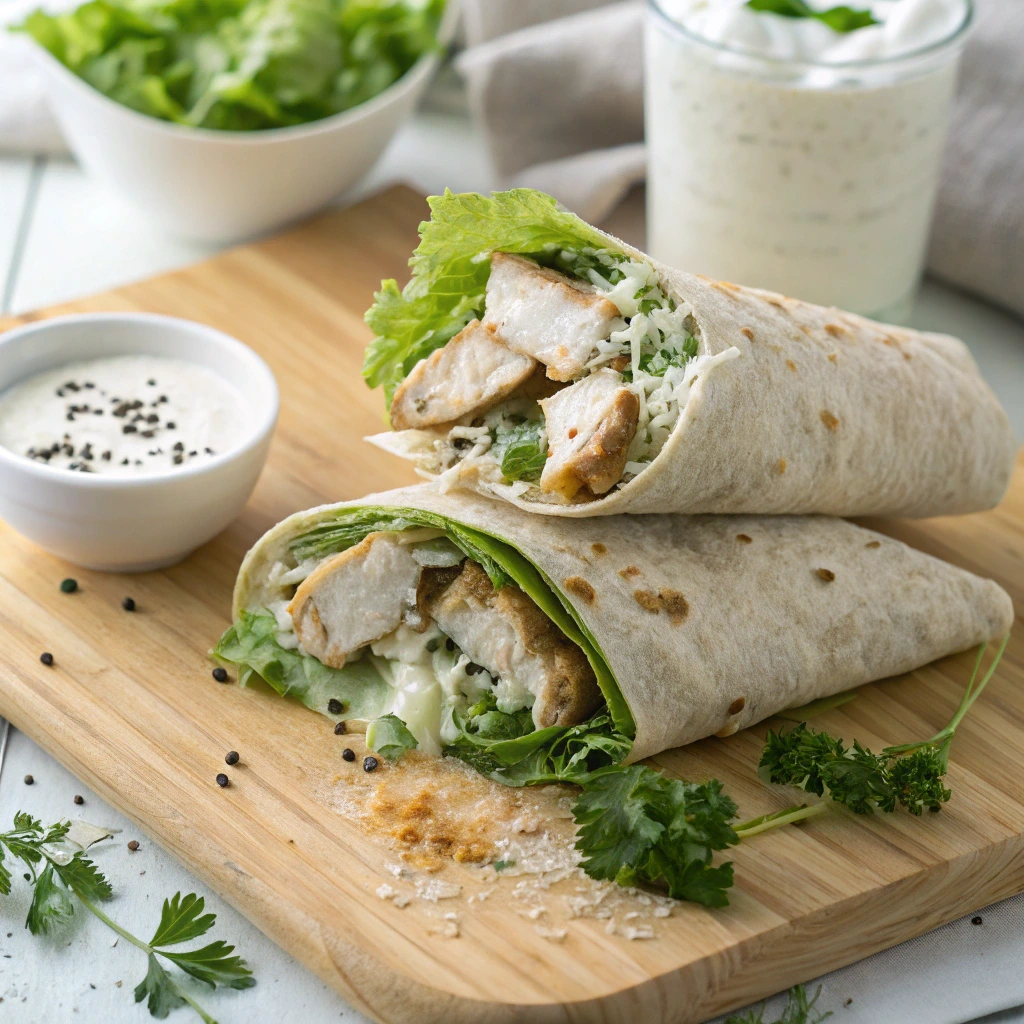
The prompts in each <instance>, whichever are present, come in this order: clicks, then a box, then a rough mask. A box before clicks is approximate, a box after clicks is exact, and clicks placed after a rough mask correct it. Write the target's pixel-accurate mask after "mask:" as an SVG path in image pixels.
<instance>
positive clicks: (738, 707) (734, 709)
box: [729, 697, 747, 715]
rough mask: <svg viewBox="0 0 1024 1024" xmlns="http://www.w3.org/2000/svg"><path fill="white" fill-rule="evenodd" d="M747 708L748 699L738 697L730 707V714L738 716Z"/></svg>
mask: <svg viewBox="0 0 1024 1024" xmlns="http://www.w3.org/2000/svg"><path fill="white" fill-rule="evenodd" d="M746 706H747V698H746V697H737V698H736V699H735V700H734V701H733V702H732V703H731V704H730V705H729V714H730V715H738V714H739V713H740V712H741V711H742V710H743V709H744V708H745V707H746Z"/></svg>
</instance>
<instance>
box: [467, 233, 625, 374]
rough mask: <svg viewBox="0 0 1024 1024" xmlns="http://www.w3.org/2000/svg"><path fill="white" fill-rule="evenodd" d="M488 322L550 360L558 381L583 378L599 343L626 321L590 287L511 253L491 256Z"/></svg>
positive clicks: (517, 345) (513, 345) (515, 344)
mask: <svg viewBox="0 0 1024 1024" xmlns="http://www.w3.org/2000/svg"><path fill="white" fill-rule="evenodd" d="M484 326H486V327H490V328H491V329H492V330H494V331H495V332H496V333H497V335H498V337H499V338H500V339H501V340H502V341H503V342H504V343H505V344H506V345H507V346H508V347H509V348H510V349H513V350H515V351H516V352H521V353H523V354H524V355H528V356H532V357H533V358H534V359H537V360H539V361H540V362H542V363H544V364H545V366H547V368H548V376H549V377H550V378H551V379H552V380H563V381H567V380H573V379H575V378H576V377H578V376H579V375H580V374H581V373H582V372H583V369H584V367H585V366H586V363H587V361H588V360H589V359H590V358H591V356H592V355H593V354H594V349H595V348H596V347H597V343H598V342H599V341H602V340H604V339H605V338H607V337H608V336H609V335H610V334H611V333H612V331H615V330H619V329H620V328H621V327H622V326H624V322H623V321H622V319H621V318H620V316H619V310H618V307H617V306H616V305H615V304H614V303H613V302H611V301H610V300H609V299H606V298H605V297H604V296H603V295H600V294H598V293H597V291H595V290H594V289H593V288H592V287H591V286H590V285H588V284H584V283H583V282H582V281H577V280H575V279H574V278H571V277H567V276H566V275H565V274H560V273H558V271H557V270H548V269H547V268H546V267H539V266H537V264H536V263H534V262H533V261H532V260H527V259H523V257H521V256H510V255H509V254H508V253H504V252H496V253H492V255H491V276H490V278H488V281H487V298H486V312H485V313H484Z"/></svg>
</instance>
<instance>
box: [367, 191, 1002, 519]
mask: <svg viewBox="0 0 1024 1024" xmlns="http://www.w3.org/2000/svg"><path fill="white" fill-rule="evenodd" d="M429 203H430V209H431V219H430V220H429V221H427V222H425V223H424V224H422V225H421V226H420V231H421V242H420V245H419V247H418V248H417V250H416V252H415V254H414V255H413V257H412V260H411V261H410V265H411V266H412V279H411V280H410V282H409V283H408V284H407V285H406V287H405V288H404V289H403V290H401V291H399V289H398V286H397V284H396V282H395V281H385V282H383V286H382V289H381V291H380V292H379V293H378V294H377V296H376V302H375V304H374V305H373V306H372V308H371V309H370V310H369V311H368V313H367V315H366V320H367V323H368V324H369V325H370V327H371V328H372V329H373V331H374V333H375V334H376V337H375V338H374V340H373V342H372V343H371V344H370V346H369V348H368V349H367V352H366V357H365V361H364V368H363V373H364V377H365V379H366V381H367V383H368V384H369V385H370V386H371V387H378V386H382V387H383V388H384V391H385V395H386V398H387V402H388V406H389V410H390V425H391V430H390V431H389V432H387V433H383V434H379V435H377V436H375V437H372V438H370V440H371V441H372V442H374V443H375V444H377V445H379V446H380V447H382V448H384V449H386V450H388V451H391V452H393V453H395V454H397V455H400V456H402V457H404V458H406V459H410V460H412V461H413V462H414V463H415V464H416V467H417V469H418V470H419V472H420V473H421V474H422V475H424V476H426V477H428V478H435V479H437V480H439V481H440V485H441V487H442V489H444V490H449V489H452V488H456V487H457V488H465V489H471V490H476V491H478V492H481V493H486V494H490V495H493V496H497V497H500V498H503V499H505V500H507V501H510V502H513V503H514V504H516V505H518V506H519V507H520V508H523V509H528V510H530V511H533V512H543V513H548V514H552V515H562V516H594V515H610V514H613V513H619V512H632V513H637V512H647V513H650V512H683V513H696V512H716V513H722V512H729V513H753V512H761V513H812V512H820V513H828V514H833V515H866V514H887V515H903V516H930V515H940V514H953V513H961V512H971V511H976V510H979V509H983V508H989V507H991V506H993V505H995V504H996V503H997V502H998V501H999V499H1000V498H1001V497H1002V495H1003V493H1004V491H1005V490H1006V487H1007V484H1008V482H1009V477H1010V471H1011V468H1012V462H1013V458H1014V452H1015V447H1016V446H1015V442H1014V439H1013V435H1012V432H1011V430H1010V426H1009V422H1008V420H1007V417H1006V414H1005V413H1004V411H1003V410H1002V408H1001V407H1000V405H999V403H998V401H997V400H996V398H995V396H994V395H993V394H992V392H991V390H990V389H989V388H988V386H987V385H986V384H985V382H984V380H983V379H982V378H981V376H980V374H979V373H978V369H977V367H976V366H975V364H974V361H973V360H972V358H971V356H970V354H969V352H968V351H967V348H966V347H965V346H964V345H963V343H962V342H960V341H958V340H957V339H955V338H952V337H949V336H947V335H941V334H927V333H922V332H918V331H912V330H906V329H903V328H900V327H893V326H889V325H886V324H880V323H875V322H873V321H870V320H867V319H865V318H863V317H860V316H855V315H853V314H851V313H844V312H841V311H839V310H836V309H824V308H822V307H819V306H812V305H810V304H809V303H805V302H800V301H798V300H796V299H790V298H786V297H785V296H782V295H776V294H773V293H771V292H766V291H760V290H758V289H755V288H743V287H740V286H737V285H733V284H729V283H727V282H720V281H710V280H708V279H706V278H703V277H698V276H695V275H693V274H686V273H682V272H679V271H676V270H671V269H670V268H667V267H664V266H661V265H659V264H657V263H655V262H654V261H653V260H652V259H650V258H649V257H647V256H645V255H644V254H643V253H641V252H639V251H638V250H636V249H633V248H631V247H630V246H628V245H625V244H624V243H622V242H620V241H618V240H617V239H615V238H613V237H612V236H611V235H608V234H605V233H604V232H602V231H599V230H597V229H596V228H593V227H591V226H590V225H589V224H586V223H584V222H583V221H582V220H580V219H579V218H578V217H576V216H574V215H573V214H571V213H568V212H567V211H565V210H563V209H561V208H560V207H559V206H558V205H557V204H556V203H555V201H554V200H553V199H552V198H551V197H550V196H547V195H544V194H543V193H540V192H535V191H532V190H529V189H514V190H512V191H509V192H499V193H495V194H494V195H492V196H490V197H485V196H482V195H477V194H464V195H455V194H452V193H451V192H446V193H445V194H444V195H443V196H435V197H433V198H431V199H430V200H429Z"/></svg>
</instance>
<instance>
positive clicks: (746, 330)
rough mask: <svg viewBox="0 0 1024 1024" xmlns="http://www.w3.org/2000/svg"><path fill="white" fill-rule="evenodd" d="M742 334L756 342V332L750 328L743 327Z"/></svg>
mask: <svg viewBox="0 0 1024 1024" xmlns="http://www.w3.org/2000/svg"><path fill="white" fill-rule="evenodd" d="M740 334H742V335H744V336H745V337H747V338H749V339H750V340H751V341H753V340H754V332H753V331H752V330H751V329H750V328H749V327H741V328H740Z"/></svg>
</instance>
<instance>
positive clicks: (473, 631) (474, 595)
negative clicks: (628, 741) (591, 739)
mask: <svg viewBox="0 0 1024 1024" xmlns="http://www.w3.org/2000/svg"><path fill="white" fill-rule="evenodd" d="M429 612H430V615H431V617H432V618H433V619H434V621H435V622H436V623H437V625H438V626H439V627H440V629H441V631H442V632H443V633H446V634H447V635H448V636H450V637H451V638H452V640H454V641H455V643H457V644H458V645H459V647H461V648H462V650H463V652H464V653H465V654H466V655H467V656H468V657H470V658H471V659H472V660H473V661H474V662H476V664H478V665H482V666H483V667H484V668H485V669H487V671H488V672H490V673H491V675H492V676H494V677H495V678H501V679H504V680H506V681H510V680H512V681H515V682H517V683H519V684H520V685H521V686H523V687H524V688H525V689H526V690H528V691H529V692H531V693H533V694H535V695H536V702H535V703H534V707H533V720H534V722H536V723H537V725H538V727H540V728H544V727H546V726H549V725H577V724H578V723H580V722H583V721H585V720H586V719H587V718H588V717H589V716H590V715H591V714H592V713H593V712H594V711H595V710H596V709H597V708H598V707H599V705H600V703H601V691H600V690H599V688H598V685H597V678H596V677H595V675H594V670H593V669H592V668H591V667H590V663H589V662H588V661H587V658H586V655H585V654H584V653H583V651H582V650H581V649H580V648H579V647H578V646H577V645H576V644H575V643H573V642H572V641H571V640H570V639H569V638H568V637H567V636H566V635H565V634H564V633H563V632H562V631H561V630H560V629H559V628H558V627H557V626H556V625H555V624H554V623H553V622H552V621H551V620H550V619H549V618H548V617H547V615H545V614H544V612H542V611H541V610H540V608H538V607H537V605H536V604H534V602H533V601H532V600H531V599H530V598H529V597H528V596H527V595H526V594H525V593H524V592H523V591H522V590H520V589H519V588H518V587H513V586H509V587H502V588H501V590H495V589H494V586H493V585H492V584H491V581H490V579H488V577H487V573H485V572H484V570H483V569H481V568H480V566H479V565H477V564H476V562H470V561H467V562H465V563H464V564H463V567H462V572H461V573H460V574H459V576H458V578H457V579H456V580H455V582H454V583H452V584H451V585H450V586H449V587H448V588H447V589H446V590H444V591H442V592H441V593H440V594H437V595H435V596H434V598H433V600H432V601H431V602H430V608H429Z"/></svg>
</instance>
